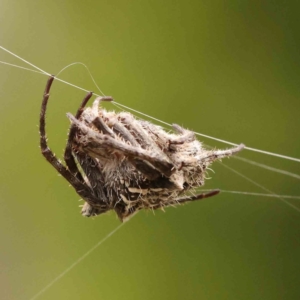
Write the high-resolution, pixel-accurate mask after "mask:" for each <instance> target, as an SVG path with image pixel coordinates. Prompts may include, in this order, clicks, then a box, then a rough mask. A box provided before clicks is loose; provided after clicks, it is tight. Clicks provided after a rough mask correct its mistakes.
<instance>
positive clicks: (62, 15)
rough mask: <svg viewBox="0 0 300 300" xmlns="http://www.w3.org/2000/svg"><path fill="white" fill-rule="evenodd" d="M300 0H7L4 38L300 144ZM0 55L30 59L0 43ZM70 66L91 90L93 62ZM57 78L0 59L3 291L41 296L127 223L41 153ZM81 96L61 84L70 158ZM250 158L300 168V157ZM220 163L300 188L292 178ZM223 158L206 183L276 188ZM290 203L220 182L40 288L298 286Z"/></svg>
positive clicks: (193, 113) (128, 101)
mask: <svg viewBox="0 0 300 300" xmlns="http://www.w3.org/2000/svg"><path fill="white" fill-rule="evenodd" d="M299 10H300V3H299V1H271V0H269V1H257V0H256V1H241V0H240V1H233V0H232V1H214V0H213V1H190V0H188V1H158V0H153V1H136V0H135V1H134V0H129V1H120V0H119V1H89V0H86V1H47V2H45V1H44V2H42V1H40V2H38V1H32V0H28V1H15V0H9V1H8V0H2V1H1V3H0V18H1V28H0V45H2V46H4V47H6V48H8V49H10V50H11V51H13V52H15V53H17V54H18V55H20V56H22V57H24V58H25V59H27V60H29V61H30V62H32V63H34V64H36V65H37V66H39V67H40V68H42V69H44V70H46V71H48V72H50V73H53V74H56V73H58V72H59V70H61V69H62V68H63V67H65V66H66V65H68V64H70V63H72V62H76V61H81V62H84V63H85V64H87V65H88V66H89V68H90V70H91V72H92V74H93V75H94V77H95V79H96V81H97V83H98V84H99V85H100V87H101V88H102V90H103V91H104V93H105V94H107V95H112V96H114V98H115V99H116V101H118V102H120V103H122V104H124V105H127V106H130V107H132V108H135V109H137V110H140V111H143V112H145V113H147V114H149V115H152V116H155V117H157V118H159V119H162V120H164V121H166V122H169V123H172V122H174V123H175V122H176V123H178V124H180V125H183V126H185V127H187V128H190V129H193V130H195V131H198V132H201V133H204V134H208V135H211V136H215V137H218V138H221V139H225V140H229V141H232V142H235V143H240V142H243V143H245V144H246V145H247V146H250V147H255V148H260V149H264V150H268V151H272V152H276V153H282V154H285V155H290V156H293V157H300V141H299V126H300V121H299V112H300V88H299V78H300V55H299V53H300V51H299V49H300V34H299V32H300V26H299ZM0 59H1V60H2V61H7V62H10V63H16V64H21V65H24V64H23V63H21V62H20V61H18V60H17V59H15V58H13V57H12V56H10V55H9V54H7V53H5V52H3V51H0ZM24 66H25V65H24ZM61 78H63V79H65V80H68V81H70V82H72V83H74V84H77V85H80V86H82V87H84V88H86V89H88V90H94V91H96V88H95V86H94V84H93V82H92V81H91V79H90V77H89V76H88V74H87V72H86V70H85V69H84V68H83V67H82V66H74V67H71V68H68V69H67V70H66V71H65V72H63V73H62V74H61ZM46 79H47V78H46V77H45V76H42V75H39V74H34V73H30V72H26V71H23V70H20V69H15V68H12V67H8V66H5V65H0V101H1V109H0V122H1V126H0V137H1V147H0V165H1V172H0V201H1V210H0V231H1V247H0V249H1V250H0V270H1V272H0V298H1V299H13V300H17V299H30V298H31V297H33V296H34V295H35V294H36V293H38V292H39V291H40V290H41V289H43V288H44V287H45V286H46V285H47V284H48V283H49V282H51V280H53V279H54V278H55V277H56V276H57V275H58V274H60V273H61V272H62V271H64V270H65V269H66V268H67V267H68V266H69V265H71V264H72V263H73V262H74V261H75V260H76V259H77V258H78V257H80V256H81V255H82V254H83V253H85V252H86V251H87V250H89V249H90V248H91V247H92V246H93V245H94V244H96V243H97V242H98V241H99V240H100V239H102V238H103V237H104V236H105V235H106V234H107V233H109V232H110V231H111V230H113V229H114V228H116V227H117V226H118V225H119V221H118V220H117V218H116V216H115V214H114V213H109V214H107V215H103V216H100V217H97V218H95V219H94V220H92V219H86V218H83V217H81V216H80V213H79V208H78V205H79V204H80V203H79V202H78V198H79V197H78V195H77V194H76V193H75V192H74V191H73V189H72V188H69V187H68V183H67V182H66V181H65V180H63V179H62V178H61V177H58V176H57V174H56V172H55V171H54V169H52V167H51V166H50V165H49V164H47V163H46V161H45V160H44V158H43V157H42V156H41V155H40V152H39V147H38V144H39V136H38V129H37V127H36V126H37V124H38V117H39V110H40V104H41V97H42V93H43V90H44V86H45V83H46ZM84 95H85V93H84V92H82V91H79V90H77V89H74V88H72V87H69V86H66V85H64V84H62V83H59V82H55V83H54V85H53V89H52V93H51V101H50V105H49V115H48V119H47V121H48V123H47V124H48V133H49V134H48V136H49V143H50V145H51V147H52V148H53V150H54V151H55V152H56V153H57V155H59V156H60V157H61V156H62V153H63V148H64V145H65V141H66V134H67V129H68V126H69V122H68V120H67V118H66V116H65V113H66V112H74V111H75V110H76V108H77V106H78V105H79V103H80V101H81V99H82V98H83V96H84ZM106 107H107V108H108V109H115V107H114V106H112V105H107V106H106ZM201 140H203V142H205V143H206V144H208V145H210V146H214V147H220V148H221V147H223V148H226V147H227V146H226V145H225V144H221V143H217V142H214V141H211V140H208V139H203V138H201ZM240 156H242V157H245V158H248V159H252V160H254V161H256V162H259V163H265V164H268V165H270V166H273V167H276V168H281V169H284V170H288V171H290V172H294V173H298V174H299V169H300V168H299V166H300V164H299V163H298V162H292V161H287V160H283V159H279V158H274V157H270V156H266V155H262V154H256V153H253V152H249V151H243V153H241V154H240ZM224 164H226V165H228V166H230V167H231V168H234V169H235V170H237V171H238V172H240V173H242V174H244V175H245V176H248V177H249V178H251V179H253V180H255V181H257V182H258V183H259V184H261V185H263V186H265V187H266V188H268V189H270V190H272V191H274V192H276V193H278V194H289V195H294V196H299V195H300V189H299V181H298V180H297V179H295V178H291V177H288V176H283V175H279V174H276V173H274V172H270V171H266V170H263V169H260V168H257V167H255V166H252V165H249V164H245V163H244V162H241V161H239V160H237V159H231V160H227V159H226V160H224ZM213 169H214V171H215V174H214V173H212V172H211V173H210V176H211V177H212V179H211V180H209V181H208V182H207V185H206V186H205V188H221V189H224V190H238V191H246V192H262V193H264V192H265V191H264V190H262V189H261V188H259V187H257V186H255V185H254V184H252V183H250V182H248V181H246V180H245V179H244V178H242V177H240V176H238V175H237V174H235V173H233V172H231V171H230V170H228V169H227V168H224V167H223V166H222V165H221V164H218V163H215V165H214V166H213ZM289 202H290V203H292V204H293V205H295V206H296V207H298V211H297V210H295V209H293V208H292V207H290V206H288V205H286V204H285V203H283V202H281V201H280V200H278V199H275V198H268V197H255V196H249V195H248V196H247V195H233V194H228V193H223V194H221V195H219V196H218V197H215V198H211V199H208V200H205V201H203V202H202V203H201V202H198V203H194V204H190V205H185V206H183V207H180V208H177V209H174V208H169V209H167V211H166V213H163V212H157V213H155V215H153V214H152V213H151V212H140V213H139V214H138V215H137V216H135V217H134V218H133V219H132V220H131V221H130V222H128V223H126V224H125V225H124V226H123V227H122V229H121V230H120V231H118V232H117V233H116V234H115V235H114V236H112V237H110V238H109V239H108V240H107V241H106V242H105V243H104V244H103V245H102V246H101V247H99V248H98V249H97V250H96V251H94V252H93V253H92V254H91V255H89V256H88V257H87V258H86V259H85V260H84V261H82V262H81V263H80V264H79V265H77V266H76V268H74V269H73V270H72V271H70V272H69V273H68V274H66V276H64V277H63V278H61V279H60V280H59V281H58V282H57V283H56V284H55V285H53V286H52V287H51V288H50V289H49V290H47V291H46V292H45V293H44V294H42V295H41V296H40V297H39V298H38V299H45V300H46V299H110V300H112V299H146V300H148V299H212V300H215V299H216V300H220V299H221V300H222V299H272V300H274V299H300V288H299V286H300V284H299V278H300V268H299V267H300V259H299V250H300V239H299V237H300V233H299V228H300V227H299V226H300V214H299V212H300V203H299V200H289Z"/></svg>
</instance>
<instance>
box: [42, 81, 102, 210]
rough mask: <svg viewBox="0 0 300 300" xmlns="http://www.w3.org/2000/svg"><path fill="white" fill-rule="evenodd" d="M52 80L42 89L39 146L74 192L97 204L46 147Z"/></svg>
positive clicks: (84, 186)
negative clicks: (47, 113) (47, 111)
mask: <svg viewBox="0 0 300 300" xmlns="http://www.w3.org/2000/svg"><path fill="white" fill-rule="evenodd" d="M53 80H54V76H51V77H49V79H48V81H47V84H46V88H45V91H44V96H43V101H42V106H41V112H40V126H39V130H40V147H41V152H42V155H43V156H44V157H45V158H46V159H47V161H48V162H49V163H50V164H51V165H52V166H53V167H54V168H55V169H56V170H57V171H58V172H59V173H60V174H61V175H62V176H63V177H64V178H65V179H66V180H67V181H68V182H69V183H70V184H71V185H72V186H73V187H74V189H75V190H76V192H77V193H78V194H79V195H80V196H81V197H82V198H84V200H85V201H88V202H89V203H90V204H91V205H94V206H99V200H97V199H96V198H95V197H93V195H92V194H91V190H90V189H89V188H88V186H86V185H84V184H83V183H82V182H80V181H79V180H78V179H77V178H76V177H75V176H73V174H72V173H71V172H70V170H68V169H67V168H66V167H65V166H64V165H63V164H62V163H61V162H60V161H59V160H58V159H57V158H56V156H55V154H54V153H53V152H52V150H51V149H50V148H49V147H48V144H47V137H46V121H45V117H46V110H47V104H48V99H49V92H50V88H51V85H52V82H53Z"/></svg>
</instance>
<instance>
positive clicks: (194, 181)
mask: <svg viewBox="0 0 300 300" xmlns="http://www.w3.org/2000/svg"><path fill="white" fill-rule="evenodd" d="M53 80H54V76H51V77H49V79H48V81H47V84H46V88H45V92H44V97H43V101H42V107H41V113H40V146H41V151H42V154H43V155H44V157H45V158H46V159H47V160H48V162H49V163H50V164H51V165H52V166H53V167H54V168H55V169H56V170H57V171H58V172H59V173H60V174H61V175H62V176H63V177H64V178H65V179H66V180H68V181H69V183H70V184H71V185H72V186H73V187H74V189H75V190H76V192H77V193H78V194H79V195H80V197H82V198H83V200H84V201H85V204H84V205H83V208H82V214H83V215H84V216H88V217H89V216H95V215H99V214H101V213H105V212H107V211H108V210H111V209H113V210H115V212H116V213H117V215H118V216H119V218H120V220H121V221H124V220H127V219H128V218H129V217H130V216H132V215H133V214H134V213H135V212H137V211H139V210H141V209H143V208H145V209H158V208H162V209H163V208H164V207H167V206H175V205H177V204H181V203H185V202H190V201H195V200H200V199H203V198H207V197H211V196H214V195H216V194H218V193H219V190H213V191H211V192H208V193H206V194H199V195H193V194H192V195H187V192H188V191H191V190H192V189H193V188H196V187H199V186H202V185H203V184H204V179H205V173H206V169H207V167H208V166H209V165H210V164H211V163H212V162H213V161H215V160H217V159H221V158H223V157H226V156H231V155H232V154H234V153H236V152H239V151H240V150H241V149H242V148H243V147H244V145H242V144H241V145H239V146H237V147H234V148H231V149H228V150H206V149H204V148H203V147H202V145H201V143H200V142H199V141H198V140H196V139H195V136H194V133H193V132H191V131H188V130H186V129H183V128H182V127H180V126H178V125H175V124H174V125H173V130H174V131H175V132H176V134H175V133H167V132H165V131H164V130H163V129H162V128H161V127H160V126H157V125H154V124H152V123H150V122H147V121H143V120H137V119H135V118H134V117H133V116H132V115H131V114H130V113H127V112H121V113H115V112H112V111H106V110H104V109H100V108H99V104H100V102H101V101H113V99H112V98H111V97H98V98H96V100H95V101H94V103H93V106H92V107H91V108H90V107H88V108H85V105H86V104H87V102H88V100H89V99H90V98H91V97H92V94H93V93H92V92H90V93H88V94H87V95H86V96H85V98H84V99H83V101H82V103H81V105H80V107H79V109H78V110H77V113H76V115H75V117H74V116H73V115H71V114H70V113H68V114H67V116H68V118H69V119H70V121H71V123H72V124H71V127H70V131H69V136H68V141H67V145H66V149H65V153H64V159H65V163H66V166H64V165H63V164H62V163H61V162H60V161H59V160H58V159H57V158H56V157H55V154H54V153H53V152H52V151H51V150H50V148H49V147H48V145H47V138H46V131H45V115H46V109H47V103H48V99H49V91H50V88H51V85H52V82H53ZM78 165H79V166H78ZM78 167H79V168H78Z"/></svg>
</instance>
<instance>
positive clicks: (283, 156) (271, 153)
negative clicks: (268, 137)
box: [0, 46, 300, 162]
mask: <svg viewBox="0 0 300 300" xmlns="http://www.w3.org/2000/svg"><path fill="white" fill-rule="evenodd" d="M0 49H2V50H3V51H5V52H7V53H9V54H11V55H12V56H14V57H16V58H18V59H20V60H21V61H23V62H25V63H26V64H28V65H30V66H31V67H33V68H35V69H36V70H38V71H40V72H41V73H42V74H44V75H48V76H51V74H50V73H48V72H46V71H44V70H42V69H41V68H39V67H37V66H35V65H34V64H32V63H31V62H29V61H27V60H25V59H24V58H22V57H20V56H18V55H17V54H15V53H13V52H11V51H9V50H8V49H6V48H4V47H3V46H0ZM0 63H3V62H1V61H0ZM5 64H8V63H5ZM73 64H82V65H83V66H84V67H85V68H86V69H87V70H88V73H89V75H90V76H91V79H92V80H93V82H94V83H95V80H94V78H93V76H92V74H91V72H90V71H89V69H88V67H87V66H86V65H85V64H83V63H73ZM73 64H70V65H68V66H67V67H69V66H71V65H73ZM10 65H11V66H16V65H12V64H10ZM67 67H65V68H64V69H62V70H61V71H60V72H59V73H61V72H62V71H63V70H65V69H66V68H67ZM21 68H23V67H21ZM29 70H30V69H29ZM30 71H33V70H30ZM55 79H56V80H57V81H60V82H63V83H65V84H67V85H70V86H72V87H74V88H77V89H79V90H82V91H85V92H87V93H88V92H90V91H89V90H86V89H84V88H82V87H79V86H77V85H75V84H72V83H70V82H67V81H65V80H62V79H60V78H58V77H55ZM95 84H96V83H95ZM96 86H97V84H96ZM97 88H98V89H99V87H98V86H97ZM99 90H100V89H99ZM100 93H102V91H101V90H100ZM94 95H95V96H98V97H101V95H98V94H96V93H94ZM102 96H103V93H102ZM114 102H115V103H116V104H118V105H119V106H121V107H122V108H125V109H127V110H129V111H132V112H135V113H136V114H139V115H142V116H144V117H147V118H149V119H151V120H154V121H156V122H158V123H161V124H164V125H167V126H172V125H171V124H170V123H167V122H164V121H162V120H159V119H157V118H155V117H152V116H150V115H147V114H145V113H143V112H140V111H138V110H135V109H133V108H130V107H128V106H126V105H123V104H121V103H118V102H116V101H114ZM195 134H196V135H198V136H202V137H205V138H208V139H212V140H215V141H218V142H221V143H224V144H227V145H231V146H238V145H239V144H236V143H232V142H229V141H226V140H223V139H219V138H216V137H212V136H209V135H206V134H203V133H200V132H195ZM244 149H245V150H250V151H253V152H258V153H262V154H266V155H270V156H275V157H278V158H282V159H287V160H292V161H296V162H300V158H296V157H291V156H287V155H282V154H278V153H274V152H270V151H265V150H261V149H256V148H252V147H248V146H246V147H244Z"/></svg>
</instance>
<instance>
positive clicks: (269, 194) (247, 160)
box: [0, 46, 300, 300]
mask: <svg viewBox="0 0 300 300" xmlns="http://www.w3.org/2000/svg"><path fill="white" fill-rule="evenodd" d="M0 49H2V50H3V51H5V52H7V53H9V54H11V55H12V56H14V57H16V58H18V59H19V60H21V61H23V62H24V63H26V64H27V65H29V66H31V67H32V68H34V70H33V69H29V68H25V67H21V66H17V65H14V64H10V63H7V62H3V61H0V63H1V64H5V65H9V66H11V67H16V68H20V69H24V70H26V71H31V72H35V73H39V74H43V75H46V76H50V75H51V74H50V73H48V72H46V71H44V70H42V69H40V68H38V67H37V66H35V65H34V64H32V63H30V62H28V61H27V60H25V59H23V58H22V57H20V56H18V55H16V54H15V53H13V52H11V51H9V50H7V49H6V48H4V47H3V46H0ZM75 64H77V65H78V64H79V65H82V66H84V67H85V69H86V70H87V71H88V74H89V76H90V77H91V79H92V81H93V82H94V84H95V86H96V87H97V88H98V90H99V91H100V93H101V94H102V95H104V93H103V92H102V91H101V90H100V88H99V87H98V85H97V84H96V81H95V79H94V78H93V76H92V74H91V72H90V71H89V69H88V67H87V66H86V65H85V64H83V63H81V62H76V63H72V64H70V65H68V66H66V67H65V68H63V69H62V70H61V71H60V72H59V73H58V75H59V74H60V73H61V72H63V71H64V70H65V69H66V68H68V67H70V66H73V65H75ZM55 79H56V80H57V81H60V82H62V83H64V84H67V85H70V86H72V87H74V88H77V89H79V90H82V91H85V92H89V91H88V90H86V89H84V88H81V87H79V86H76V85H74V84H72V83H69V82H67V81H64V80H62V79H60V78H58V77H55ZM94 95H95V96H100V95H98V94H96V93H94ZM100 97H101V96H100ZM113 103H114V104H116V106H119V107H121V108H122V109H126V110H128V111H132V112H134V113H135V114H138V115H140V116H144V117H147V118H149V119H151V120H154V121H156V122H158V123H160V124H163V125H166V126H168V127H171V126H172V125H171V124H169V123H167V122H164V121H162V120H159V119H157V118H154V117H152V116H149V115H147V114H145V113H142V112H139V111H137V110H135V109H132V108H130V107H128V106H125V105H123V104H121V103H118V102H116V101H114V102H113ZM195 134H196V135H198V136H202V137H205V138H209V139H212V140H215V141H218V142H222V143H225V144H228V145H231V146H237V145H238V144H235V143H232V142H229V141H226V140H223V139H219V138H216V137H211V136H208V135H205V134H202V133H198V132H195ZM244 149H246V150H249V151H253V152H258V153H261V154H265V155H269V156H274V157H277V158H281V159H286V160H291V161H295V162H300V158H295V157H291V156H286V155H282V154H277V153H274V152H269V151H265V150H261V149H256V148H252V147H245V148H244ZM236 158H237V159H239V160H241V161H243V162H245V163H249V164H252V165H255V166H257V167H261V168H264V169H267V170H269V171H271V172H277V173H280V174H282V175H285V176H290V177H293V178H295V179H300V175H298V174H294V173H291V172H288V171H285V170H280V169H276V168H273V167H270V166H267V165H265V164H261V163H257V162H254V161H252V160H249V159H245V158H241V157H236ZM221 165H222V166H224V167H225V168H227V169H228V170H230V171H231V172H233V173H235V174H237V175H238V176H240V177H241V178H243V179H245V180H247V181H248V182H251V183H252V184H254V185H255V186H257V187H259V188H260V189H262V190H263V191H265V192H266V193H252V192H244V191H228V190H221V191H222V192H224V193H232V194H240V195H252V196H264V197H273V198H278V199H279V200H281V201H282V202H283V203H285V204H286V205H288V206H290V207H291V208H293V209H294V210H296V211H297V212H300V208H298V207H297V206H295V205H293V204H292V203H290V202H289V201H287V200H286V199H298V200H300V196H293V195H278V194H276V193H274V192H272V191H271V190H269V189H267V188H266V187H264V186H263V185H261V184H259V183H257V182H256V181H254V180H253V179H250V178H249V177H247V176H245V175H244V174H242V173H240V172H238V171H236V170H235V169H233V168H231V167H229V166H227V165H225V164H224V163H222V164H221ZM202 191H205V190H202ZM123 225H124V223H121V224H120V225H118V226H117V227H116V228H115V229H113V230H112V231H111V232H110V233H108V234H107V235H106V236H105V237H104V238H102V239H101V240H100V241H99V242H97V243H96V244H95V245H94V246H93V247H92V248H90V249H89V250H88V251H87V252H86V253H84V254H83V255H82V256H81V257H79V258H78V259H77V260H76V261H74V263H72V264H71V265H70V266H69V267H67V268H66V269H65V270H64V271H63V272H61V273H60V274H59V275H58V276H56V277H55V278H54V279H53V280H52V281H51V282H49V283H48V284H47V285H46V286H45V287H44V288H42V289H41V290H40V291H39V292H38V293H36V294H35V295H34V296H33V297H32V298H30V300H35V299H37V298H39V297H40V296H41V295H42V294H44V293H45V292H46V291H47V290H48V289H49V288H51V287H52V286H53V285H54V284H55V283H56V282H57V281H59V280H60V279H61V278H63V277H64V276H65V275H66V274H67V273H69V272H70V271H71V270H72V269H73V268H75V267H76V266H77V265H78V264H79V263H80V262H81V261H83V260H84V259H85V258H86V257H87V256H88V255H90V254H91V253H92V252H93V251H94V250H96V249H97V248H98V247H100V246H101V245H102V244H103V243H104V242H105V241H106V240H107V239H108V238H110V237H111V236H112V235H113V234H115V233H116V232H117V231H118V230H119V229H120V228H121V227H122V226H123Z"/></svg>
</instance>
